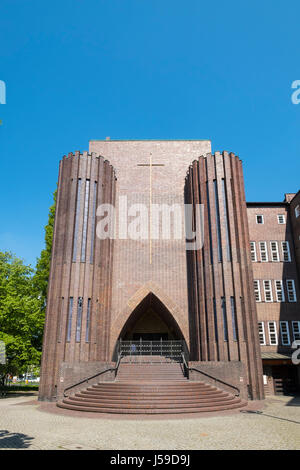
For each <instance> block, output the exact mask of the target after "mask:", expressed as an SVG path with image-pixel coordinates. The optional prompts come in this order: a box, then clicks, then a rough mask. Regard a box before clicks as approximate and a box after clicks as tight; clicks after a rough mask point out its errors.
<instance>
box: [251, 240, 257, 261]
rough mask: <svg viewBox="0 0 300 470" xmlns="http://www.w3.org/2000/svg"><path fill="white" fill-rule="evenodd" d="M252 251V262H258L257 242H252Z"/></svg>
mask: <svg viewBox="0 0 300 470" xmlns="http://www.w3.org/2000/svg"><path fill="white" fill-rule="evenodd" d="M250 251H251V261H257V256H256V244H255V242H250Z"/></svg>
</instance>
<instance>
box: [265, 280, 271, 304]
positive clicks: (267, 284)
mask: <svg viewBox="0 0 300 470" xmlns="http://www.w3.org/2000/svg"><path fill="white" fill-rule="evenodd" d="M263 284H264V292H265V301H266V302H273V294H272V284H271V281H263Z"/></svg>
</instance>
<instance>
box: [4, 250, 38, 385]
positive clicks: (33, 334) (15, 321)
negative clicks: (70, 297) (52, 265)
mask: <svg viewBox="0 0 300 470" xmlns="http://www.w3.org/2000/svg"><path fill="white" fill-rule="evenodd" d="M32 275H33V269H32V268H31V267H30V266H26V265H25V264H24V263H23V261H22V260H20V259H18V258H17V257H16V256H14V255H13V254H12V253H9V252H0V341H3V342H4V344H5V349H6V363H5V364H1V365H0V375H1V378H2V381H3V380H4V377H5V375H6V374H16V373H22V372H24V371H25V370H26V368H27V366H28V365H29V364H38V363H39V361H40V357H41V341H42V334H43V325H44V314H43V313H42V312H41V304H40V299H39V298H38V295H37V292H36V289H35V288H34V283H33V277H32Z"/></svg>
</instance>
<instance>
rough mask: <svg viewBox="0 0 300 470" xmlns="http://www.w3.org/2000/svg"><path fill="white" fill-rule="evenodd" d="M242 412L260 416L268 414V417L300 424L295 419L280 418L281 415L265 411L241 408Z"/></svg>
mask: <svg viewBox="0 0 300 470" xmlns="http://www.w3.org/2000/svg"><path fill="white" fill-rule="evenodd" d="M240 413H248V414H255V415H260V416H266V417H268V418H274V419H279V420H280V421H288V422H289V423H294V424H300V421H293V420H292V419H287V418H280V417H279V416H274V415H268V414H267V413H264V412H263V411H251V410H241V411H240Z"/></svg>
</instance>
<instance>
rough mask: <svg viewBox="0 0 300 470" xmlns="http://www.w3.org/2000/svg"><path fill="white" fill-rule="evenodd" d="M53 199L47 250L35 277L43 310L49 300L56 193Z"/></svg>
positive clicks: (46, 244) (37, 267)
mask: <svg viewBox="0 0 300 470" xmlns="http://www.w3.org/2000/svg"><path fill="white" fill-rule="evenodd" d="M53 198H54V203H53V205H52V206H51V207H50V209H49V216H48V223H47V225H46V226H45V248H44V249H43V250H42V252H41V255H40V257H39V258H38V260H37V264H36V271H35V275H34V285H35V288H36V290H37V291H38V292H39V295H40V300H41V308H42V310H45V307H46V300H47V288H48V279H49V271H50V262H51V250H52V239H53V229H54V217H55V208H56V191H55V192H54V194H53Z"/></svg>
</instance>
